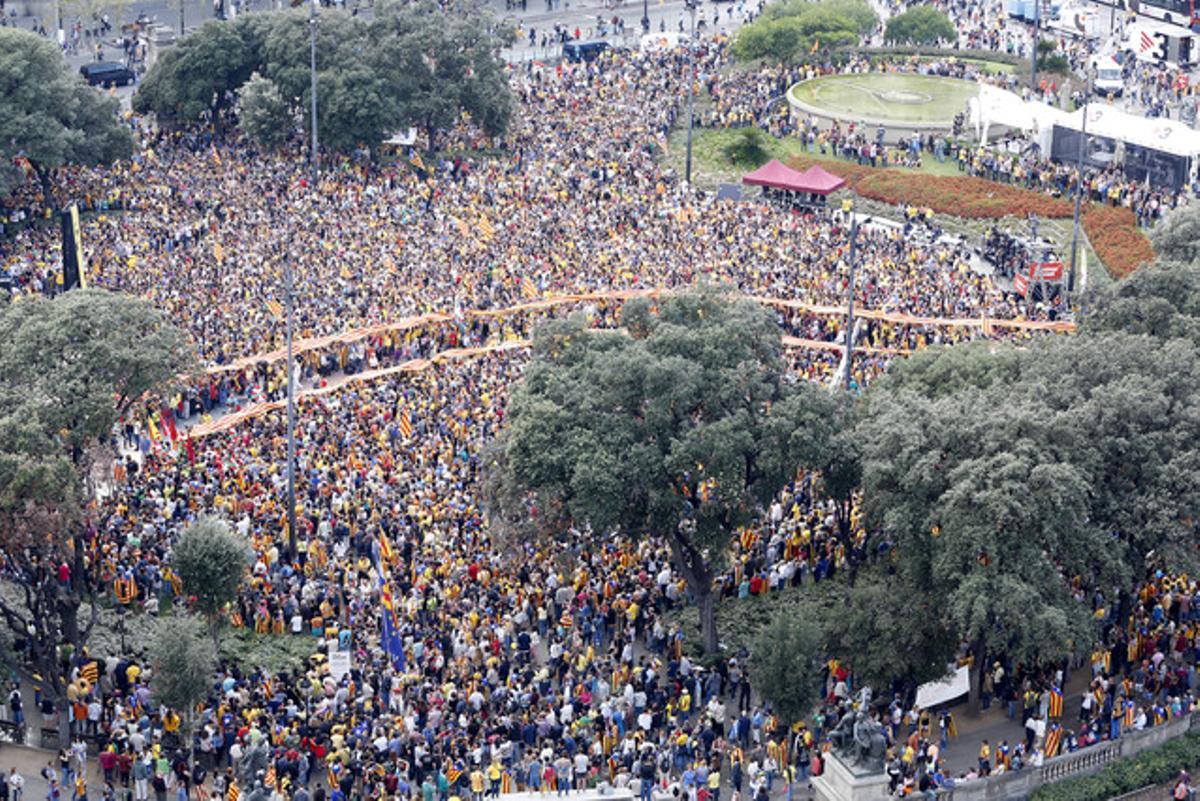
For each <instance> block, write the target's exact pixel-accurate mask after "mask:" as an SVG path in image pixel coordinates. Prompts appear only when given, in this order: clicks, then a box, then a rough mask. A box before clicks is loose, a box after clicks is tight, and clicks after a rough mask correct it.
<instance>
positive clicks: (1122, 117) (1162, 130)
mask: <svg viewBox="0 0 1200 801" xmlns="http://www.w3.org/2000/svg"><path fill="white" fill-rule="evenodd" d="M1087 114H1088V120H1087V132H1088V136H1089V137H1092V136H1103V137H1105V138H1107V139H1112V140H1115V141H1117V142H1124V143H1126V144H1129V145H1138V146H1139V147H1145V148H1150V149H1151V150H1161V151H1163V152H1165V153H1171V154H1172V155H1175V156H1186V157H1188V158H1192V157H1194V156H1198V155H1200V131H1194V130H1192V129H1191V128H1189V127H1188V126H1187V125H1184V124H1183V123H1182V122H1179V121H1178V120H1171V119H1165V118H1163V117H1142V116H1139V115H1137V114H1130V113H1129V112H1127V111H1122V110H1121V109H1119V108H1115V107H1113V106H1110V105H1108V104H1106V103H1090V104H1088V106H1087ZM1056 124H1057V125H1062V126H1063V127H1065V128H1070V129H1071V130H1073V131H1078V130H1080V129H1081V128H1082V127H1083V114H1082V113H1081V112H1079V111H1076V112H1075V113H1073V114H1070V115H1068V116H1067V118H1066V119H1065V120H1063V121H1061V122H1058V123H1056Z"/></svg>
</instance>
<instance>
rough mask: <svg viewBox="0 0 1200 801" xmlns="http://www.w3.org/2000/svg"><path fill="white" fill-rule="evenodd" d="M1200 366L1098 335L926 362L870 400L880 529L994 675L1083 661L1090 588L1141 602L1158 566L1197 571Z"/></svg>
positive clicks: (970, 351)
mask: <svg viewBox="0 0 1200 801" xmlns="http://www.w3.org/2000/svg"><path fill="white" fill-rule="evenodd" d="M1198 367H1200V361H1198V356H1197V352H1196V349H1195V345H1194V344H1193V343H1192V342H1190V341H1187V340H1165V341H1164V340H1157V339H1153V338H1150V337H1146V336H1137V335H1129V334H1124V333H1118V332H1110V331H1088V330H1087V329H1086V328H1085V330H1084V331H1083V332H1082V333H1081V334H1079V335H1078V336H1075V337H1058V338H1045V339H1042V340H1039V341H1037V342H1035V343H1033V344H1032V345H1030V346H1028V347H1026V348H1022V349H1017V348H1014V347H1007V346H997V345H995V344H994V343H981V344H979V345H972V346H960V347H956V348H952V349H948V350H933V351H930V352H926V353H922V354H918V355H917V356H915V357H913V358H911V359H909V360H907V361H906V362H904V363H901V364H898V365H896V366H895V367H894V368H893V370H892V371H891V374H890V375H889V376H887V377H886V378H885V379H884V380H882V381H881V382H879V384H878V385H877V386H876V387H873V389H872V391H871V392H870V393H868V398H867V405H866V409H865V413H864V415H863V418H864V419H863V422H862V424H861V425H860V427H859V430H858V434H859V438H860V441H861V443H862V449H863V485H864V486H863V492H864V500H865V508H866V512H867V514H868V520H869V522H870V523H871V524H872V525H873V526H875V527H876V528H879V529H882V530H884V531H886V532H888V533H889V534H890V535H891V536H892V537H894V539H895V542H896V551H897V558H896V570H897V576H898V580H899V581H900V582H902V588H903V592H904V593H905V594H906V597H910V598H923V599H926V600H923V601H922V602H921V603H923V604H925V605H926V606H928V607H929V608H931V609H935V610H939V611H940V617H939V619H938V621H937V622H938V624H939V625H945V626H947V627H948V628H949V630H950V631H952V632H953V633H954V634H955V635H956V636H957V637H958V638H959V639H961V640H963V641H965V642H968V643H969V644H970V648H971V651H972V654H973V655H974V657H975V660H974V664H975V665H976V666H978V665H980V664H983V663H984V661H985V660H986V659H987V658H988V657H989V655H991V654H998V653H1006V654H1009V655H1010V656H1012V657H1014V658H1016V659H1019V660H1025V661H1037V660H1052V659H1057V658H1059V657H1061V656H1064V655H1066V654H1068V653H1071V652H1078V651H1081V650H1083V649H1085V648H1087V647H1089V646H1090V644H1091V641H1092V638H1093V637H1094V635H1095V633H1096V632H1095V628H1094V620H1093V618H1092V615H1091V611H1092V610H1091V607H1090V606H1089V605H1087V604H1084V603H1081V602H1080V601H1079V600H1078V599H1077V598H1076V597H1075V596H1076V593H1077V592H1078V589H1079V588H1083V589H1084V590H1085V592H1086V593H1089V594H1090V593H1093V592H1100V593H1102V594H1103V596H1104V597H1105V598H1106V599H1108V600H1109V601H1112V600H1114V599H1113V595H1114V594H1115V595H1117V596H1119V598H1118V599H1116V600H1120V601H1122V602H1124V601H1126V600H1127V599H1128V593H1129V592H1130V590H1131V589H1132V587H1133V586H1134V584H1135V582H1136V581H1138V580H1140V579H1141V578H1143V577H1144V575H1145V572H1146V571H1147V570H1148V569H1150V568H1151V567H1153V566H1155V565H1167V566H1171V567H1173V568H1175V569H1178V568H1180V567H1181V566H1182V567H1183V568H1184V569H1187V568H1189V567H1194V566H1195V565H1196V564H1197V558H1196V548H1195V546H1196V538H1195V529H1194V526H1195V524H1194V521H1195V520H1196V519H1197V514H1198V513H1200V509H1198V508H1197V505H1198V504H1200V501H1198V500H1197V499H1198V498H1200V495H1198V494H1197V490H1198V489H1200V485H1198V483H1197V479H1196V478H1195V477H1196V476H1198V475H1200V472H1198V471H1197V468H1198V467H1200V464H1197V460H1198V454H1197V451H1196V449H1195V448H1194V445H1193V443H1194V442H1195V441H1196V437H1197V436H1200V412H1197V411H1196V410H1197V408H1198V407H1197V401H1200V369H1198ZM1122 605H1124V604H1122ZM932 620H933V619H932V618H931V623H932ZM974 678H975V679H976V680H978V678H979V673H978V671H976V674H975V677H974ZM975 686H976V685H975V684H974V683H973V687H975Z"/></svg>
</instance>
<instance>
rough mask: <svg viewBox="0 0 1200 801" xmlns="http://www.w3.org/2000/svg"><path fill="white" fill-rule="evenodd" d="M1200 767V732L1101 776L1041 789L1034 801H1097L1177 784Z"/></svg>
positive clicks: (1114, 765)
mask: <svg viewBox="0 0 1200 801" xmlns="http://www.w3.org/2000/svg"><path fill="white" fill-rule="evenodd" d="M1197 765H1200V732H1188V733H1187V734H1185V735H1184V736H1182V737H1177V738H1176V739H1174V740H1171V741H1170V742H1167V743H1164V744H1162V745H1160V746H1158V747H1157V748H1152V749H1150V750H1149V751H1143V752H1142V753H1140V754H1138V755H1137V756H1134V757H1130V758H1129V759H1122V760H1121V761H1119V762H1114V763H1112V764H1111V765H1108V766H1106V767H1105V768H1104V769H1103V770H1101V771H1100V772H1099V773H1096V774H1094V775H1092V776H1083V777H1081V778H1078V779H1067V780H1066V781H1061V782H1057V783H1055V784H1047V785H1044V786H1042V787H1039V788H1038V789H1037V790H1036V791H1035V792H1034V793H1033V795H1032V796H1031V799H1032V801H1095V800H1096V799H1100V798H1113V797H1115V796H1118V795H1123V794H1125V793H1131V792H1133V791H1134V790H1139V789H1141V788H1143V787H1148V786H1150V785H1152V784H1163V783H1165V782H1170V781H1174V780H1175V779H1176V778H1178V776H1179V771H1181V770H1190V769H1192V768H1194V767H1195V766H1197Z"/></svg>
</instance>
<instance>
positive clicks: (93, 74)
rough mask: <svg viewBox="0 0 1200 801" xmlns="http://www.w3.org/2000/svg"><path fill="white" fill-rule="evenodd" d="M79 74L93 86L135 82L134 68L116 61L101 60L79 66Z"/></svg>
mask: <svg viewBox="0 0 1200 801" xmlns="http://www.w3.org/2000/svg"><path fill="white" fill-rule="evenodd" d="M79 74H80V75H82V76H83V79H84V80H85V81H87V82H88V84H90V85H91V86H103V87H105V88H108V87H109V86H125V85H127V84H131V83H133V77H134V76H133V70H131V69H129V68H128V67H126V66H125V65H124V64H118V63H117V62H115V61H99V62H96V63H95V64H84V65H83V66H82V67H80V68H79Z"/></svg>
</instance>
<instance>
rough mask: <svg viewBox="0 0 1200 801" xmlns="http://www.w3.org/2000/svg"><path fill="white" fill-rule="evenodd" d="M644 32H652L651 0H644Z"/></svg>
mask: <svg viewBox="0 0 1200 801" xmlns="http://www.w3.org/2000/svg"><path fill="white" fill-rule="evenodd" d="M642 33H650V0H642Z"/></svg>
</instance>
